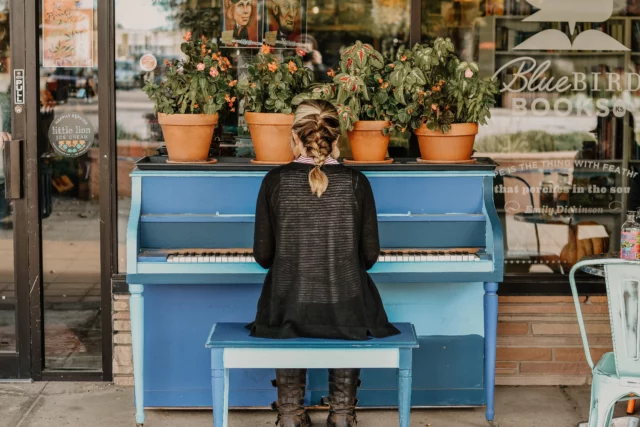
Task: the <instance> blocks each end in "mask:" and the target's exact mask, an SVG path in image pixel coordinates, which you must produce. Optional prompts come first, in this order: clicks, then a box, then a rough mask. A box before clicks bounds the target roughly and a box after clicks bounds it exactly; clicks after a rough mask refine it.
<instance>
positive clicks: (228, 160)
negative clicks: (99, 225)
mask: <svg viewBox="0 0 640 427" xmlns="http://www.w3.org/2000/svg"><path fill="white" fill-rule="evenodd" d="M167 159H168V157H166V156H148V157H143V158H142V159H140V160H138V161H137V162H136V166H137V168H138V169H139V170H144V171H268V170H271V169H273V168H275V167H277V166H278V165H252V164H251V163H250V162H249V159H248V158H237V157H220V158H219V159H218V162H217V163H215V164H198V163H194V164H176V163H167ZM477 160H478V161H477V162H476V163H468V164H439V165H435V164H423V163H418V162H417V161H416V159H413V158H400V159H395V161H394V162H393V163H391V164H388V165H345V166H348V167H351V168H355V169H358V170H361V171H411V172H412V171H493V170H495V169H496V167H497V166H498V164H497V163H496V162H494V161H493V160H491V159H490V158H488V157H479V158H477Z"/></svg>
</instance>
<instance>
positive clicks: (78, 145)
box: [49, 113, 95, 157]
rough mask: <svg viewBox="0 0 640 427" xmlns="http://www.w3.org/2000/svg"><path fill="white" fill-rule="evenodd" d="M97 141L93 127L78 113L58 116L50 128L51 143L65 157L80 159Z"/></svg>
mask: <svg viewBox="0 0 640 427" xmlns="http://www.w3.org/2000/svg"><path fill="white" fill-rule="evenodd" d="M94 140H95V132H94V129H93V125H92V124H91V122H90V121H89V120H87V119H86V118H85V117H84V116H82V115H80V114H78V113H65V114H62V115H60V116H57V117H56V118H55V120H54V121H53V123H51V127H49V142H50V143H51V146H52V147H53V149H54V150H55V151H56V153H58V154H61V155H63V156H65V157H79V156H81V155H83V154H84V153H86V152H87V151H89V149H90V148H91V146H92V145H93V141H94Z"/></svg>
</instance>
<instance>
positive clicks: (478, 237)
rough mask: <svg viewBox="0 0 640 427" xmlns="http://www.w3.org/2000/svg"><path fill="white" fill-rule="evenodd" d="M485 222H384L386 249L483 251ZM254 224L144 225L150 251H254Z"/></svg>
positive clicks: (381, 231)
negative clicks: (462, 249) (189, 249)
mask: <svg viewBox="0 0 640 427" xmlns="http://www.w3.org/2000/svg"><path fill="white" fill-rule="evenodd" d="M485 227H486V226H485V223H484V221H476V222H471V221H466V222H465V221H447V222H407V221H384V222H383V221H380V222H379V224H378V232H379V235H380V245H381V247H383V248H416V249H420V248H470V247H471V248H476V247H477V248H481V247H484V244H485ZM253 229H254V223H253V221H252V222H227V223H222V222H142V223H141V224H140V233H141V241H142V242H143V245H144V246H143V248H146V249H165V248H166V249H181V248H202V249H223V248H253Z"/></svg>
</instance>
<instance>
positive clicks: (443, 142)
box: [413, 123, 478, 162]
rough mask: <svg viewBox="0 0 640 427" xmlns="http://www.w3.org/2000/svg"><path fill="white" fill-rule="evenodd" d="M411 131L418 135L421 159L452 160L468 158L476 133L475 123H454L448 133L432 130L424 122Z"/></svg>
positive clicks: (471, 151) (471, 152)
mask: <svg viewBox="0 0 640 427" xmlns="http://www.w3.org/2000/svg"><path fill="white" fill-rule="evenodd" d="M413 133H415V135H416V136H417V137H418V144H420V155H421V157H422V159H423V160H430V161H445V162H454V161H460V160H469V159H470V158H471V154H473V143H474V141H475V139H476V135H477V134H478V124H477V123H454V124H452V125H451V131H450V132H448V133H442V132H434V131H432V130H429V129H427V127H426V126H425V124H424V123H423V124H422V126H421V127H420V128H418V129H416V130H415V131H414V132H413Z"/></svg>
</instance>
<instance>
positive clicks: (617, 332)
mask: <svg viewBox="0 0 640 427" xmlns="http://www.w3.org/2000/svg"><path fill="white" fill-rule="evenodd" d="M597 265H603V266H604V276H605V280H606V285H607V297H608V300H609V319H610V321H611V334H612V338H613V352H612V353H605V354H604V355H603V356H602V358H601V359H600V361H599V362H598V363H597V364H596V365H594V363H593V360H592V359H591V354H590V352H589V341H588V339H587V334H586V331H585V326H584V320H583V318H582V311H581V309H580V301H579V299H578V291H577V289H576V282H575V272H576V271H577V270H580V269H583V268H585V267H587V268H588V267H589V266H597ZM569 283H570V285H571V292H572V294H573V300H574V303H575V306H576V314H577V316H578V324H579V325H580V334H581V335H582V344H583V345H584V350H585V357H586V359H587V363H588V364H589V366H590V367H591V369H592V371H593V384H592V386H591V406H590V409H589V427H609V426H610V425H611V419H612V417H613V409H614V407H615V403H616V402H617V401H619V400H629V399H631V398H633V397H630V396H635V397H638V396H640V328H639V326H640V297H639V294H640V261H628V260H624V259H617V258H591V259H585V260H583V261H580V262H578V263H577V264H576V265H574V266H573V268H572V269H571V272H570V273H569Z"/></svg>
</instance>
